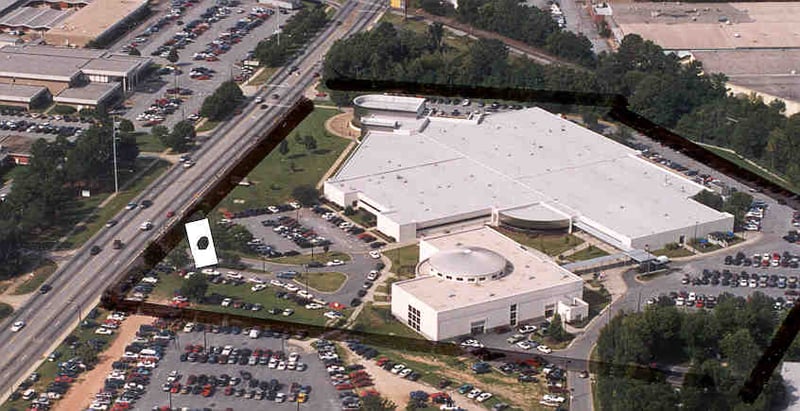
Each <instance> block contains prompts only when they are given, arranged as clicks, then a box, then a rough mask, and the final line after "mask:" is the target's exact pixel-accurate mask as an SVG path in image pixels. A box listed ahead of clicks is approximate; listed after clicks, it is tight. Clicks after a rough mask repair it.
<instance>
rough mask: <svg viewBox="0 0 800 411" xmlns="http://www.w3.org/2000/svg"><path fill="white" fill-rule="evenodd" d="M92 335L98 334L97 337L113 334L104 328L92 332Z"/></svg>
mask: <svg viewBox="0 0 800 411" xmlns="http://www.w3.org/2000/svg"><path fill="white" fill-rule="evenodd" d="M94 333H95V334H98V335H111V334H114V331H112V330H109V329H108V328H106V327H100V328H98V329H96V330H94Z"/></svg>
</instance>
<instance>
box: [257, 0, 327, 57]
mask: <svg viewBox="0 0 800 411" xmlns="http://www.w3.org/2000/svg"><path fill="white" fill-rule="evenodd" d="M327 23H328V16H327V14H325V7H324V6H323V5H321V4H317V5H314V6H313V7H310V8H306V9H303V10H300V12H299V13H297V14H295V15H294V16H292V17H291V18H290V19H289V20H288V21H287V22H286V25H285V26H284V27H283V29H280V28H279V30H281V34H280V35H273V36H270V37H269V38H266V39H264V40H262V41H260V42H259V43H258V45H257V46H256V49H255V58H256V59H257V60H258V61H259V63H261V64H262V65H264V66H267V67H280V66H282V65H284V64H286V62H287V61H289V59H290V58H291V56H292V55H293V54H294V53H295V52H296V51H298V50H299V49H300V48H302V47H303V46H304V45H305V44H306V43H307V42H308V41H309V40H311V39H312V38H314V36H315V35H316V33H317V32H318V31H319V30H321V29H322V28H323V27H325V25H326V24H327Z"/></svg>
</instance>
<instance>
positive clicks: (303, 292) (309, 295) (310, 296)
mask: <svg viewBox="0 0 800 411" xmlns="http://www.w3.org/2000/svg"><path fill="white" fill-rule="evenodd" d="M297 295H299V296H301V297H304V298H308V299H309V300H311V299H313V298H314V294H311V293H309V292H308V291H306V290H300V291H298V292H297Z"/></svg>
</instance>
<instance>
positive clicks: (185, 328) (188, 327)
mask: <svg viewBox="0 0 800 411" xmlns="http://www.w3.org/2000/svg"><path fill="white" fill-rule="evenodd" d="M193 330H194V323H186V325H184V326H183V332H185V333H190V332H192V331H193Z"/></svg>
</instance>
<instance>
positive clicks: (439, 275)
mask: <svg viewBox="0 0 800 411" xmlns="http://www.w3.org/2000/svg"><path fill="white" fill-rule="evenodd" d="M436 276H437V277H439V278H445V279H448V280H451V281H452V280H453V276H452V275H447V276H446V275H442V273H436ZM501 276H502V274H493V275H492V280H494V279H496V278H499V277H501ZM487 278H488V277H478V278H475V277H470V278H467V282H468V283H474V282H476V281H486V279H487ZM455 280H456V281H461V282H464V277H456V278H455Z"/></svg>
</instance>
